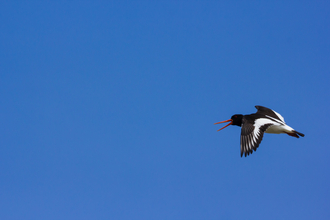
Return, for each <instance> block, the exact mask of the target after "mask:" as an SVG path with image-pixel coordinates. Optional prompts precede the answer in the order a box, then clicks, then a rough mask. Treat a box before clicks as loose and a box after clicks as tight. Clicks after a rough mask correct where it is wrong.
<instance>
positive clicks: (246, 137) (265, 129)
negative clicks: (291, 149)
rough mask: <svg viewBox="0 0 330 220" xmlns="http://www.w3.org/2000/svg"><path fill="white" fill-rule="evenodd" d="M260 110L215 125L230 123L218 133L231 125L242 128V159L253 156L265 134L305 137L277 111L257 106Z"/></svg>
mask: <svg viewBox="0 0 330 220" xmlns="http://www.w3.org/2000/svg"><path fill="white" fill-rule="evenodd" d="M255 108H256V109H257V110H258V111H257V112H256V113H254V114H250V115H242V114H235V115H233V116H232V117H231V119H229V120H225V121H220V122H217V123H214V124H221V123H226V122H230V123H229V124H227V125H226V126H224V127H222V128H220V129H219V130H218V131H220V130H222V129H224V128H226V127H228V126H229V125H237V126H240V127H242V128H241V157H242V156H243V154H244V155H245V157H246V156H247V155H249V154H252V153H253V151H256V150H257V148H258V147H259V145H260V143H261V141H262V138H263V135H264V133H272V134H281V133H284V134H288V135H290V136H292V137H296V138H299V136H301V137H304V136H305V135H304V134H303V133H300V132H298V131H296V130H294V129H293V128H291V127H290V126H288V125H287V124H286V123H285V121H284V118H283V117H282V115H280V114H279V113H277V112H276V111H274V110H272V109H269V108H266V107H263V106H259V105H257V106H255Z"/></svg>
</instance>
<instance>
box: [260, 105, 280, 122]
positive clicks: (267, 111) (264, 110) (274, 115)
mask: <svg viewBox="0 0 330 220" xmlns="http://www.w3.org/2000/svg"><path fill="white" fill-rule="evenodd" d="M255 107H256V109H257V110H258V111H257V113H256V114H263V115H266V116H268V117H269V118H271V119H275V120H274V121H276V122H279V123H280V122H282V123H284V124H285V121H284V118H283V117H282V115H280V113H277V112H276V111H274V110H272V109H269V108H266V107H263V106H260V105H256V106H255ZM277 120H279V121H277Z"/></svg>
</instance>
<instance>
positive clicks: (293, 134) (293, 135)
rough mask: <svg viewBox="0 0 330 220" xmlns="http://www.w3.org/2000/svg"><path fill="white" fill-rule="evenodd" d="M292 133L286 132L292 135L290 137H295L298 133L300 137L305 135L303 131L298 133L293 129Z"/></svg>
mask: <svg viewBox="0 0 330 220" xmlns="http://www.w3.org/2000/svg"><path fill="white" fill-rule="evenodd" d="M293 132H294V133H287V134H288V135H290V136H292V137H296V138H299V136H298V134H299V135H300V136H301V137H304V136H305V135H304V134H303V133H300V132H298V131H295V130H294V131H293Z"/></svg>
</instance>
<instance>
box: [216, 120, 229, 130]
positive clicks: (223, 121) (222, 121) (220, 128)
mask: <svg viewBox="0 0 330 220" xmlns="http://www.w3.org/2000/svg"><path fill="white" fill-rule="evenodd" d="M226 122H230V123H229V124H227V125H226V126H225V127H223V128H220V129H219V130H218V131H221V130H222V129H224V128H226V127H228V126H229V125H231V124H233V120H231V119H229V120H226V121H220V122H217V123H214V124H215V125H217V124H221V123H226Z"/></svg>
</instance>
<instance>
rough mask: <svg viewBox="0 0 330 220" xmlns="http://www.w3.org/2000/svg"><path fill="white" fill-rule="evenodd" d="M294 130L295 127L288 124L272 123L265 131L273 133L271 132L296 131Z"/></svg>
mask: <svg viewBox="0 0 330 220" xmlns="http://www.w3.org/2000/svg"><path fill="white" fill-rule="evenodd" d="M293 131H294V129H293V128H291V127H290V126H288V125H272V126H270V127H269V128H268V129H267V130H266V131H265V133H271V134H281V133H294V132H293Z"/></svg>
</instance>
